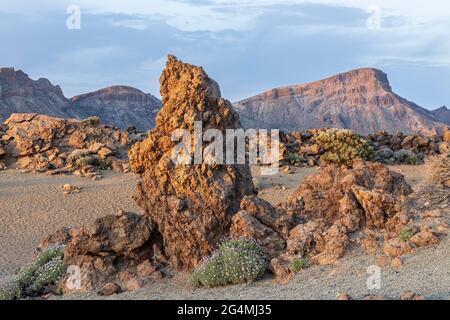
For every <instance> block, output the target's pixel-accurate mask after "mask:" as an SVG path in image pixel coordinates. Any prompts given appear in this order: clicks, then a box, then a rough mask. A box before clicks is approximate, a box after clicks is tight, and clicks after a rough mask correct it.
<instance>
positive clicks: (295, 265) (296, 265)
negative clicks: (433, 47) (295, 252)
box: [289, 257, 309, 273]
mask: <svg viewBox="0 0 450 320" xmlns="http://www.w3.org/2000/svg"><path fill="white" fill-rule="evenodd" d="M308 266H309V259H308V258H307V257H303V258H299V259H295V260H294V261H292V262H291V263H290V264H289V269H291V270H292V271H293V272H295V273H297V272H300V271H301V270H303V269H305V268H307V267H308Z"/></svg>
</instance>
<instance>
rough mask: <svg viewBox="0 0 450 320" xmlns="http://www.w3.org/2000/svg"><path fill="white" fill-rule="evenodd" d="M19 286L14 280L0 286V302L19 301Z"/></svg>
mask: <svg viewBox="0 0 450 320" xmlns="http://www.w3.org/2000/svg"><path fill="white" fill-rule="evenodd" d="M20 297H21V291H20V286H19V285H18V283H17V282H16V281H15V280H9V281H6V282H5V283H2V284H0V301H1V300H16V299H20Z"/></svg>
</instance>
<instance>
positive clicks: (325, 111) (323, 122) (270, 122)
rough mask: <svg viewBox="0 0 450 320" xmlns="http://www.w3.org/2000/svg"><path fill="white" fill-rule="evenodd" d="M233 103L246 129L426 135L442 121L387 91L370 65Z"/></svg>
mask: <svg viewBox="0 0 450 320" xmlns="http://www.w3.org/2000/svg"><path fill="white" fill-rule="evenodd" d="M235 107H236V109H237V110H238V112H239V113H240V115H241V118H243V121H242V123H243V124H244V126H247V127H263V128H268V127H272V128H280V129H288V130H305V129H311V128H323V127H337V128H348V129H353V130H355V131H357V132H360V133H366V134H367V133H373V132H377V131H381V130H385V131H388V132H394V133H395V132H398V131H401V132H403V133H415V132H418V133H422V134H427V135H432V134H434V133H435V132H436V128H441V127H443V125H444V124H443V123H441V122H439V121H437V120H436V118H435V117H434V116H433V114H432V113H431V112H430V111H428V110H426V109H423V108H421V107H419V106H418V105H416V104H414V103H412V102H410V101H408V100H406V99H404V98H402V97H400V96H398V95H396V94H395V93H393V92H392V89H391V86H390V84H389V81H388V78H387V75H386V74H385V73H383V72H382V71H380V70H376V69H358V70H353V71H350V72H346V73H342V74H338V75H335V76H333V77H330V78H327V79H324V80H320V81H317V82H313V83H309V84H305V85H293V86H287V87H281V88H276V89H272V90H269V91H267V92H264V93H261V94H259V95H256V96H254V97H251V98H248V99H245V100H242V101H240V102H237V103H236V104H235ZM438 130H439V129H438Z"/></svg>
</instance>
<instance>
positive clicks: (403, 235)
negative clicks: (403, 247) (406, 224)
mask: <svg viewBox="0 0 450 320" xmlns="http://www.w3.org/2000/svg"><path fill="white" fill-rule="evenodd" d="M413 235H414V231H412V230H411V229H410V228H404V229H402V230H401V231H400V234H399V237H400V240H402V241H408V240H409V239H410V238H411V237H412V236H413Z"/></svg>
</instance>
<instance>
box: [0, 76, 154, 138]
mask: <svg viewBox="0 0 450 320" xmlns="http://www.w3.org/2000/svg"><path fill="white" fill-rule="evenodd" d="M160 108H161V101H159V100H158V99H157V98H156V97H154V96H152V95H151V94H146V93H144V92H142V91H140V90H138V89H135V88H132V87H128V86H111V87H108V88H104V89H101V90H98V91H95V92H91V93H86V94H82V95H78V96H75V97H73V98H72V99H68V98H66V97H65V96H64V94H63V92H62V90H61V88H60V87H59V86H55V85H52V83H51V82H50V81H49V80H47V79H39V80H32V79H30V78H29V77H28V75H27V74H26V73H24V72H23V71H21V70H17V71H16V70H14V68H0V123H1V122H3V121H5V120H6V119H7V118H8V117H9V116H10V115H11V114H12V113H40V114H44V115H49V116H55V117H60V118H76V119H84V118H87V117H90V116H98V117H99V118H100V121H101V122H102V123H105V124H110V125H114V126H116V127H119V128H122V129H126V128H127V127H130V126H135V127H136V128H137V129H138V130H141V131H145V130H148V129H149V128H151V127H153V126H154V125H155V117H156V112H157V111H158V110H159V109H160Z"/></svg>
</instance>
